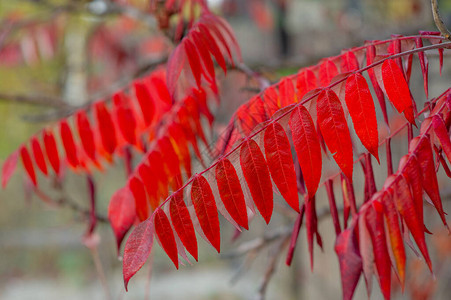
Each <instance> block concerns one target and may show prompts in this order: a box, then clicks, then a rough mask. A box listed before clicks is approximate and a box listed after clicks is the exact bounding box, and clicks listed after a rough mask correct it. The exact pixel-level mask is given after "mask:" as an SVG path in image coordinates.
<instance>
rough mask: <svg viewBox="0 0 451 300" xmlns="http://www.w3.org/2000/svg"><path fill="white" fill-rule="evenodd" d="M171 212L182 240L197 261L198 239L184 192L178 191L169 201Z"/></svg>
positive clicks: (175, 227)
mask: <svg viewBox="0 0 451 300" xmlns="http://www.w3.org/2000/svg"><path fill="white" fill-rule="evenodd" d="M169 212H170V215H171V221H172V225H174V229H175V231H176V232H177V235H178V236H179V238H180V240H181V241H182V243H183V245H184V246H185V248H186V250H188V252H189V253H190V254H191V255H192V256H193V257H194V259H195V260H196V261H197V257H198V254H197V251H198V250H197V241H196V234H195V233H194V226H193V223H192V221H191V217H190V215H189V211H188V208H187V207H186V204H185V202H184V201H183V194H182V193H176V194H174V195H173V197H172V199H171V200H170V202H169Z"/></svg>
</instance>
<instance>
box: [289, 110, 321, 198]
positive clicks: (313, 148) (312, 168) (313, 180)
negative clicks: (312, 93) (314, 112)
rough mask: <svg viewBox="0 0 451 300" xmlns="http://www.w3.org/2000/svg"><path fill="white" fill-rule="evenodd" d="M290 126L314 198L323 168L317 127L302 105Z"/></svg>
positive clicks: (305, 178)
mask: <svg viewBox="0 0 451 300" xmlns="http://www.w3.org/2000/svg"><path fill="white" fill-rule="evenodd" d="M289 124H290V129H291V135H292V138H293V144H294V148H295V149H296V154H297V157H298V161H299V165H300V166H301V171H302V176H303V178H304V181H305V185H306V187H307V190H308V193H309V196H310V198H312V197H313V196H314V195H315V193H316V190H317V189H318V184H319V181H320V179H321V166H322V157H321V146H320V144H319V141H318V135H317V133H316V129H315V125H314V124H313V120H312V117H311V116H310V114H309V112H308V111H307V109H306V108H305V107H304V106H302V105H300V106H298V107H297V108H296V109H294V110H293V112H292V113H291V117H290V123H289Z"/></svg>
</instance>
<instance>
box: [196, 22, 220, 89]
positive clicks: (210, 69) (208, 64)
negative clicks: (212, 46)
mask: <svg viewBox="0 0 451 300" xmlns="http://www.w3.org/2000/svg"><path fill="white" fill-rule="evenodd" d="M191 37H192V39H193V44H194V45H197V47H196V49H197V51H198V52H199V58H200V59H201V60H202V63H203V64H202V66H203V68H204V76H205V78H206V79H207V80H208V81H215V67H214V65H213V60H212V59H211V56H210V52H208V46H207V45H206V44H205V43H204V40H203V39H202V37H201V36H200V32H199V31H193V32H192V33H191ZM207 75H208V76H207Z"/></svg>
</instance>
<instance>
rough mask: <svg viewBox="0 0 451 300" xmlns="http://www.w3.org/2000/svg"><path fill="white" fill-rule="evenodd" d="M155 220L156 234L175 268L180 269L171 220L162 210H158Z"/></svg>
mask: <svg viewBox="0 0 451 300" xmlns="http://www.w3.org/2000/svg"><path fill="white" fill-rule="evenodd" d="M154 219H155V232H156V234H157V237H158V239H159V240H160V243H161V246H162V247H163V249H164V251H165V252H166V253H167V255H168V256H169V258H170V259H171V260H172V262H173V263H174V265H175V268H176V269H178V268H179V259H178V252H177V244H176V242H175V238H174V233H173V232H172V228H171V224H170V223H169V219H168V217H167V216H166V214H165V213H164V211H163V210H162V209H160V208H159V209H157V210H156V211H155V213H154Z"/></svg>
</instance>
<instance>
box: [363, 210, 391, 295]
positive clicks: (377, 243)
mask: <svg viewBox="0 0 451 300" xmlns="http://www.w3.org/2000/svg"><path fill="white" fill-rule="evenodd" d="M382 212H383V206H382V204H380V203H378V202H377V201H374V202H373V203H372V206H370V207H368V209H367V210H366V214H365V217H366V224H367V226H368V231H369V233H370V236H371V242H372V244H373V253H374V261H375V264H376V269H377V275H378V278H379V285H380V287H381V291H382V294H383V295H384V298H385V299H390V290H391V269H390V267H391V266H390V256H389V254H388V250H387V242H386V241H387V240H386V238H385V230H384V220H383V216H382Z"/></svg>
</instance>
